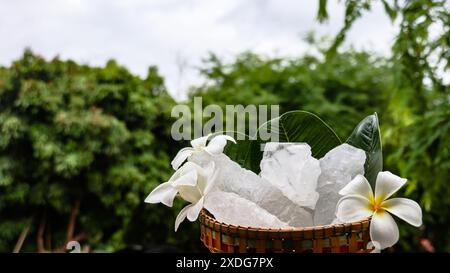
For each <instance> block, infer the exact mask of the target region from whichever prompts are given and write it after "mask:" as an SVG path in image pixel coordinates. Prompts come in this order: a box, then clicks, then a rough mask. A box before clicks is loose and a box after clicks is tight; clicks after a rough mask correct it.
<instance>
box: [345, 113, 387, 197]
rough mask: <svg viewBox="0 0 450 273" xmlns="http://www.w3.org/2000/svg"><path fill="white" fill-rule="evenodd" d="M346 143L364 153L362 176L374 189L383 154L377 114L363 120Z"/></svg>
mask: <svg viewBox="0 0 450 273" xmlns="http://www.w3.org/2000/svg"><path fill="white" fill-rule="evenodd" d="M346 142H347V143H348V144H350V145H352V146H355V147H357V148H359V149H362V150H364V151H365V152H366V163H365V164H364V176H365V177H366V178H367V180H369V182H370V184H371V185H372V188H373V189H374V188H375V182H376V179H377V176H378V173H379V172H381V171H382V170H383V152H382V147H381V133H380V125H379V124H378V116H377V113H375V114H373V115H370V116H368V117H366V118H364V119H363V120H362V121H361V122H360V123H359V124H358V126H356V128H355V130H353V133H352V134H351V135H350V136H349V137H348V139H347V141H346Z"/></svg>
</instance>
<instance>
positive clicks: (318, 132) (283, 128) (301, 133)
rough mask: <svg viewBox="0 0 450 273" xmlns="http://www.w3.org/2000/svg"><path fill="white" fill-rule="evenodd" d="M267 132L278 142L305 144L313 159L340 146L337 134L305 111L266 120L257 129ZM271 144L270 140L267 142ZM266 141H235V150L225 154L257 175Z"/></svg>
mask: <svg viewBox="0 0 450 273" xmlns="http://www.w3.org/2000/svg"><path fill="white" fill-rule="evenodd" d="M262 130H267V132H271V133H274V134H276V135H277V136H278V141H279V142H306V143H308V144H309V145H310V146H311V151H312V155H313V156H314V157H315V158H321V157H323V156H324V155H325V154H326V153H327V152H328V151H329V150H331V149H333V148H334V147H336V146H338V145H339V144H341V140H340V139H339V137H338V136H337V135H336V133H335V132H334V131H333V130H332V129H331V128H330V126H328V125H327V124H326V123H325V122H324V121H323V120H321V119H320V118H319V117H318V116H316V115H314V114H312V113H310V112H306V111H292V112H287V113H285V114H283V115H281V116H280V117H278V118H275V119H273V120H270V121H268V122H267V123H265V124H263V125H262V126H261V127H260V128H259V129H258V136H259V132H261V131H262ZM267 141H271V140H267ZM267 141H263V140H261V139H260V138H259V137H257V138H256V140H244V141H242V140H241V141H237V142H238V143H237V144H236V145H235V147H229V146H227V149H226V150H225V153H226V154H227V155H228V156H230V158H231V159H233V160H235V161H236V162H238V163H239V164H240V165H241V166H243V167H245V168H248V169H250V170H252V171H254V172H255V173H259V172H260V169H259V163H260V161H261V159H262V155H263V151H262V145H261V144H264V143H265V142H267Z"/></svg>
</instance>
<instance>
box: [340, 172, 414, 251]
mask: <svg viewBox="0 0 450 273" xmlns="http://www.w3.org/2000/svg"><path fill="white" fill-rule="evenodd" d="M405 183H406V179H404V178H401V177H399V176H396V175H394V174H392V173H390V172H380V173H378V176H377V180H376V185H375V194H374V193H373V191H372V188H371V187H370V184H369V182H368V181H367V179H366V178H365V177H363V176H361V175H358V176H356V177H355V178H354V179H353V180H352V181H351V182H350V183H348V184H347V186H345V187H344V188H343V189H342V190H341V191H340V192H339V193H340V194H342V195H344V196H343V197H342V198H341V199H340V200H339V202H338V204H337V207H336V217H337V219H338V221H341V222H353V221H358V220H362V219H364V218H367V217H369V216H372V219H371V222H370V238H371V240H372V241H373V242H375V243H377V244H378V246H377V248H379V249H384V248H386V247H390V246H393V245H394V244H395V243H396V242H397V241H398V238H399V231H398V227H397V224H396V223H395V221H394V219H393V218H392V216H391V215H390V214H389V213H392V214H393V215H395V216H397V217H399V218H400V219H402V220H404V221H406V222H408V223H409V224H411V225H413V226H416V227H418V226H420V225H422V210H421V208H420V206H419V204H417V203H416V202H415V201H413V200H410V199H406V198H392V199H389V200H387V198H389V197H391V196H392V195H393V194H394V193H395V192H397V191H398V190H399V189H400V188H401V187H402V186H403V185H404V184H405Z"/></svg>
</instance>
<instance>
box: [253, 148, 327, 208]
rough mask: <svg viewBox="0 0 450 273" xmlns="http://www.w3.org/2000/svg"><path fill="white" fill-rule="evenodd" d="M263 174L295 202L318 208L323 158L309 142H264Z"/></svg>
mask: <svg viewBox="0 0 450 273" xmlns="http://www.w3.org/2000/svg"><path fill="white" fill-rule="evenodd" d="M260 167H261V174H260V176H261V177H262V178H264V179H266V180H267V181H269V182H270V183H271V184H272V185H274V186H275V187H277V188H278V189H280V190H281V192H282V193H283V194H284V195H285V196H287V197H288V198H289V199H290V200H291V201H292V202H294V203H296V204H297V205H299V206H302V207H308V208H310V209H314V207H315V206H316V202H317V199H318V198H319V194H318V193H317V191H316V187H317V179H318V177H319V175H320V166H319V160H317V159H315V158H314V157H312V156H311V147H310V146H309V145H308V144H306V143H279V142H269V143H266V144H265V146H264V154H263V159H262V160H261V163H260Z"/></svg>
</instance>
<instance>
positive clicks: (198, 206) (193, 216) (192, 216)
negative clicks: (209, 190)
mask: <svg viewBox="0 0 450 273" xmlns="http://www.w3.org/2000/svg"><path fill="white" fill-rule="evenodd" d="M204 198H205V197H202V198H200V200H198V202H197V203H195V204H193V206H192V207H191V208H190V209H189V211H188V213H187V218H188V220H189V221H191V222H194V221H196V220H197V218H198V215H199V214H200V211H201V210H202V208H203V200H204Z"/></svg>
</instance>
